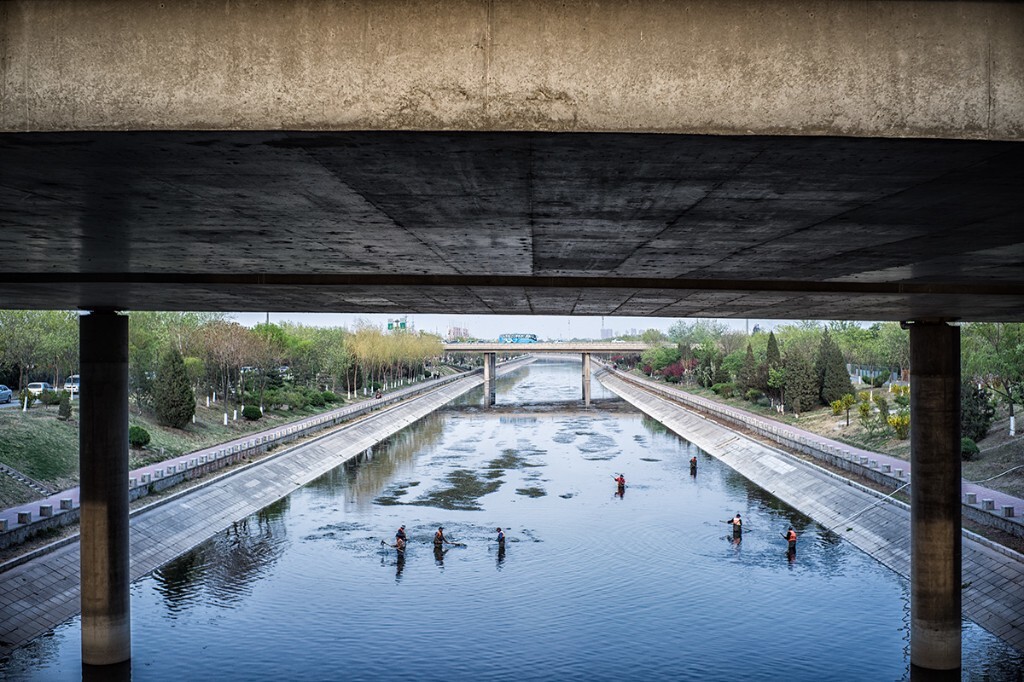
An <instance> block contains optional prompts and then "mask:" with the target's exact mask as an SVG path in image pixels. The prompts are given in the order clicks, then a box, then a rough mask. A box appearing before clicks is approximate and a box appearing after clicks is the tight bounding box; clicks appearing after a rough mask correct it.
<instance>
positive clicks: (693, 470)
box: [690, 457, 697, 476]
mask: <svg viewBox="0 0 1024 682" xmlns="http://www.w3.org/2000/svg"><path fill="white" fill-rule="evenodd" d="M690 475H691V476H696V475H697V458H696V457H691V458H690Z"/></svg>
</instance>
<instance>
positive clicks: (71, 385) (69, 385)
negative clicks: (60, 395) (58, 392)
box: [64, 374, 82, 395]
mask: <svg viewBox="0 0 1024 682" xmlns="http://www.w3.org/2000/svg"><path fill="white" fill-rule="evenodd" d="M81 386H82V378H81V377H80V376H78V375H77V374H72V375H71V376H69V377H68V378H67V379H65V380H64V390H65V391H68V392H69V393H70V394H71V395H74V394H76V393H78V391H80V390H81Z"/></svg>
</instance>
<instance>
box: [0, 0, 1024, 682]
mask: <svg viewBox="0 0 1024 682" xmlns="http://www.w3.org/2000/svg"><path fill="white" fill-rule="evenodd" d="M1021 187H1024V5H1022V4H1020V3H1012V2H971V1H964V2H946V1H944V0H922V1H918V2H888V3H864V2H832V1H826V0H794V1H793V2H767V1H766V2H713V1H711V0H705V1H700V0H693V1H691V2H683V1H680V2H660V1H656V0H639V1H638V2H630V3H608V2H597V1H594V0H567V1H565V2H557V3H556V2H547V1H546V0H524V1H523V2H510V3H502V2H495V1H494V0H466V1H465V2H460V3H454V2H449V1H448V0H408V1H406V2H389V1H388V0H356V1H354V2H346V3H336V2H329V1H326V0H294V1H290V2H284V1H280V2H275V1H274V0H270V1H269V2H253V3H244V2H227V3H225V2H221V1H219V0H218V1H215V0H197V1H196V2H190V3H168V2H160V1H159V0H139V1H137V2H131V3H128V2H117V1H115V0H91V1H88V2H83V1H80V0H54V1H53V2H46V3H42V2H33V1H17V0H8V1H2V0H0V308H37V309H53V308H81V309H84V310H92V311H96V312H95V313H94V314H91V315H88V316H84V317H83V318H82V322H81V324H82V334H81V338H82V352H81V357H82V370H81V373H82V383H83V386H85V387H91V388H89V389H87V390H90V391H91V394H88V395H87V394H86V392H85V391H83V405H85V404H91V405H93V406H99V405H103V409H102V410H101V409H99V408H98V407H97V409H89V410H88V411H85V410H83V413H82V421H83V428H82V430H81V446H82V447H81V452H82V465H81V469H82V471H83V472H90V475H89V476H83V481H82V483H83V484H82V499H83V508H82V517H81V518H82V557H83V560H82V561H83V563H82V576H83V578H82V594H83V600H82V606H83V617H82V623H83V625H82V628H83V662H84V663H86V664H87V665H100V666H109V665H110V664H117V663H122V662H124V661H127V660H129V659H130V657H131V642H130V639H131V637H130V608H129V607H128V580H127V577H126V576H127V573H128V572H127V567H128V554H129V548H128V546H127V539H126V538H127V534H126V533H125V532H124V529H125V528H126V527H127V508H128V507H127V493H128V488H127V485H128V483H127V480H126V478H125V473H124V472H125V471H126V465H127V459H126V454H125V453H126V452H127V417H128V412H127V386H128V383H127V348H128V333H127V331H128V330H127V323H126V320H125V318H124V317H122V316H119V315H116V314H114V311H118V310H144V309H148V310H211V311H260V312H262V311H267V310H273V311H311V310H317V311H335V312H395V313H408V312H413V313H416V312H422V313H441V312H444V313H448V312H452V311H457V312H459V313H461V314H472V313H501V314H568V315H609V316H614V315H630V316H671V317H684V316H702V317H734V318H743V317H758V318H778V319H785V318H810V319H815V318H816V319H848V320H882V319H888V320H910V321H913V324H911V326H910V340H911V353H912V357H911V364H912V368H911V418H912V421H913V423H914V424H915V425H916V426H915V428H914V429H913V430H912V448H911V450H912V453H911V461H912V470H913V471H914V472H915V474H914V486H913V499H912V522H911V526H912V536H913V557H912V565H913V567H914V571H913V575H912V580H911V662H912V666H913V667H914V668H916V669H921V670H926V671H933V672H934V671H944V672H951V671H952V677H951V678H953V679H958V678H959V675H958V674H957V673H956V672H955V671H956V670H957V669H958V668H959V665H960V641H959V640H960V614H961V611H960V588H959V586H960V564H961V558H960V525H961V524H960V502H959V499H958V491H959V481H960V469H959V461H960V460H959V442H960V432H959V418H958V415H959V404H960V400H959V387H960V376H959V330H958V329H957V328H956V327H954V326H949V325H948V324H947V323H946V322H947V321H950V320H996V321H1017V320H1024V192H1021ZM87 398H88V399H87ZM86 426H88V428H86ZM93 474H95V475H93ZM86 500H88V505H86ZM104 674H106V673H104Z"/></svg>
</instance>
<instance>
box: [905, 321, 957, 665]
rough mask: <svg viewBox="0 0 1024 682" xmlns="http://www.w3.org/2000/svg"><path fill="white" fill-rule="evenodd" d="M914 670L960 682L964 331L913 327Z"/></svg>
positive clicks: (936, 326)
mask: <svg viewBox="0 0 1024 682" xmlns="http://www.w3.org/2000/svg"><path fill="white" fill-rule="evenodd" d="M910 425H911V429H910V469H911V471H912V472H913V485H912V486H911V502H910V535H911V560H910V611H911V616H910V617H911V623H910V627H911V631H910V663H911V666H912V671H916V672H917V673H919V674H920V676H921V677H922V679H936V675H937V674H941V673H947V674H948V675H949V676H950V679H957V680H958V679H960V655H961V643H960V640H961V632H960V620H961V604H960V585H961V564H962V540H961V534H960V528H961V518H960V517H961V510H960V469H961V466H960V328H959V327H955V326H951V325H948V324H946V323H944V322H915V323H912V324H911V325H910Z"/></svg>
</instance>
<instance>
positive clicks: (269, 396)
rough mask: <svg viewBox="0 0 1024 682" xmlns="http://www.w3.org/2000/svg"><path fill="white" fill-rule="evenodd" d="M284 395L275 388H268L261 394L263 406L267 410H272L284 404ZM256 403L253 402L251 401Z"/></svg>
mask: <svg viewBox="0 0 1024 682" xmlns="http://www.w3.org/2000/svg"><path fill="white" fill-rule="evenodd" d="M284 399H285V397H284V395H283V394H282V393H281V391H279V390H278V389H276V388H269V389H267V390H266V391H264V392H263V405H264V406H265V407H268V408H271V409H272V408H274V407H276V406H277V405H282V404H284ZM252 402H253V404H255V403H256V401H255V400H253V401H252Z"/></svg>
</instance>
